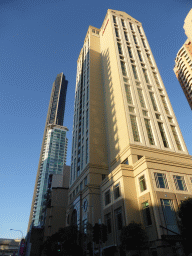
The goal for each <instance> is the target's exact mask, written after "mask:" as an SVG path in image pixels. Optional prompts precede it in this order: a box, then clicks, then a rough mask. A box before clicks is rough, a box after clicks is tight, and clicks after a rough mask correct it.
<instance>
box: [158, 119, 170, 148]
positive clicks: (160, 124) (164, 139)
mask: <svg viewBox="0 0 192 256" xmlns="http://www.w3.org/2000/svg"><path fill="white" fill-rule="evenodd" d="M158 126H159V131H160V134H161V137H162V140H163V144H164V147H165V148H168V147H169V144H168V141H167V138H166V135H165V131H164V127H163V123H160V122H158Z"/></svg>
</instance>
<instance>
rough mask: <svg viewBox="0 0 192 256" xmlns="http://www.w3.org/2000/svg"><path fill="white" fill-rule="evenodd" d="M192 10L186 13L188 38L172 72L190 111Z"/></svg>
mask: <svg viewBox="0 0 192 256" xmlns="http://www.w3.org/2000/svg"><path fill="white" fill-rule="evenodd" d="M191 26H192V9H191V10H190V12H189V13H188V15H187V17H186V19H185V23H184V26H183V28H184V30H185V34H186V36H187V37H188V39H187V40H186V42H185V43H184V44H183V46H182V47H181V49H180V50H179V51H178V53H177V57H176V58H175V66H174V69H173V70H174V72H175V75H176V77H177V79H178V81H179V83H180V85H181V87H182V89H183V92H184V94H185V96H186V98H187V100H188V103H189V105H190V107H191V109H192V29H191Z"/></svg>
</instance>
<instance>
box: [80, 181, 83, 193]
mask: <svg viewBox="0 0 192 256" xmlns="http://www.w3.org/2000/svg"><path fill="white" fill-rule="evenodd" d="M81 190H83V182H81V183H80V191H81Z"/></svg>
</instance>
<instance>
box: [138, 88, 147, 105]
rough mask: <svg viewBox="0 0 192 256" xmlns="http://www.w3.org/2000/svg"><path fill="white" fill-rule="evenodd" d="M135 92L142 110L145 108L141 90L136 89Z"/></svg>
mask: <svg viewBox="0 0 192 256" xmlns="http://www.w3.org/2000/svg"><path fill="white" fill-rule="evenodd" d="M137 91H138V95H139V100H140V103H141V107H142V108H146V105H145V100H144V97H143V91H142V89H139V88H137Z"/></svg>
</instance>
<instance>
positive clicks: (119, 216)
mask: <svg viewBox="0 0 192 256" xmlns="http://www.w3.org/2000/svg"><path fill="white" fill-rule="evenodd" d="M115 220H116V227H117V230H121V229H122V227H123V220H122V209H121V207H120V208H118V209H117V210H115Z"/></svg>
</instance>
